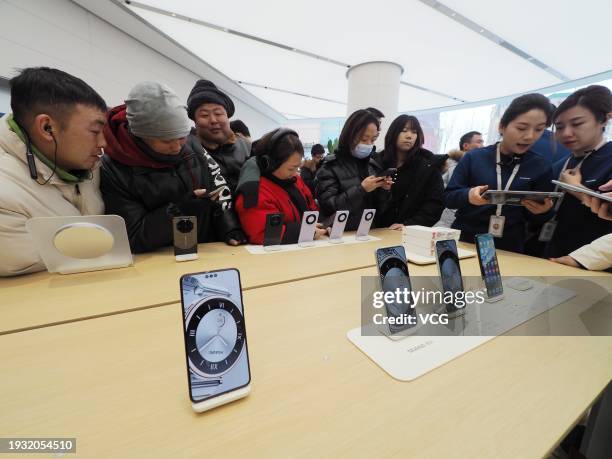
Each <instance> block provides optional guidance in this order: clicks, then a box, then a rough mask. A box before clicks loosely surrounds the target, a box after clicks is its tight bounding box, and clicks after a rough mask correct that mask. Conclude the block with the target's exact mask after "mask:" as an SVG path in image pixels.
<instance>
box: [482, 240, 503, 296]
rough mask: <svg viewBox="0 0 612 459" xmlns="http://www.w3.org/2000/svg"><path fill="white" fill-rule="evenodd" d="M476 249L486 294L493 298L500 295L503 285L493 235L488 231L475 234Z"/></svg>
mask: <svg viewBox="0 0 612 459" xmlns="http://www.w3.org/2000/svg"><path fill="white" fill-rule="evenodd" d="M476 249H477V252H478V261H479V263H480V272H481V274H482V278H483V279H484V283H485V287H486V289H487V296H488V297H489V298H494V297H496V296H499V295H501V294H502V293H504V287H503V285H502V278H501V274H500V272H499V265H498V263H497V254H496V253H495V242H494V241H493V235H492V234H489V233H486V234H477V235H476Z"/></svg>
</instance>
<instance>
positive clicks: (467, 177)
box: [445, 94, 553, 253]
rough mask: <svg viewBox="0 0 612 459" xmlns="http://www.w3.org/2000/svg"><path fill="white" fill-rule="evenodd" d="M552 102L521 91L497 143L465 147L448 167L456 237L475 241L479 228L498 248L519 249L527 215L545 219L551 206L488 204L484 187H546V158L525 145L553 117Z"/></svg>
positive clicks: (449, 204) (507, 113) (448, 191)
mask: <svg viewBox="0 0 612 459" xmlns="http://www.w3.org/2000/svg"><path fill="white" fill-rule="evenodd" d="M552 114H553V107H552V105H551V103H550V101H549V100H548V99H547V98H546V97H544V96H543V95H541V94H526V95H523V96H520V97H518V98H516V99H514V100H513V101H512V103H511V104H510V106H509V107H508V108H507V109H506V111H505V112H504V114H503V116H502V118H501V120H500V122H499V132H500V134H501V135H502V140H501V142H499V143H497V144H495V145H489V146H488V147H485V148H478V149H475V150H472V151H469V152H467V153H466V154H465V155H464V156H463V158H461V161H459V164H457V167H456V168H455V171H454V172H453V176H452V177H451V180H450V182H449V184H448V187H447V188H446V191H445V201H446V207H448V208H449V209H458V210H457V213H456V217H457V218H456V220H455V221H454V223H453V225H452V227H453V228H456V229H459V230H461V240H462V241H466V242H474V236H475V235H476V234H479V233H486V232H491V233H492V234H493V235H494V236H495V237H496V239H495V245H496V247H497V248H498V249H503V250H510V251H513V252H519V253H522V252H523V250H524V243H525V234H526V232H525V224H526V222H527V220H528V219H529V220H536V221H537V220H541V221H542V222H544V221H546V220H548V219H549V218H550V217H551V216H552V213H551V209H552V206H553V203H552V200H550V199H548V198H547V199H546V200H545V202H544V203H542V204H540V203H537V202H535V201H531V200H523V202H522V204H523V206H508V205H505V206H500V205H497V206H496V205H491V204H489V201H488V200H487V199H486V198H485V197H484V196H483V194H484V192H485V191H486V190H487V189H491V190H495V189H498V190H518V191H551V189H552V184H551V183H550V181H551V179H552V168H551V164H550V162H549V161H547V160H545V159H543V158H541V157H540V156H538V155H537V154H535V153H533V152H532V151H531V150H530V148H531V146H532V145H533V143H534V142H535V141H536V140H538V139H539V138H540V136H541V135H542V132H544V129H545V128H546V126H548V125H550V122H551V120H552Z"/></svg>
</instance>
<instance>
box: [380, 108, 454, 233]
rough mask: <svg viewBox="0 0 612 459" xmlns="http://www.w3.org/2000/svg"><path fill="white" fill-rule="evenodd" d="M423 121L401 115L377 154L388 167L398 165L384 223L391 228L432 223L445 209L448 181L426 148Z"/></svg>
mask: <svg viewBox="0 0 612 459" xmlns="http://www.w3.org/2000/svg"><path fill="white" fill-rule="evenodd" d="M423 137H424V136H423V129H422V128H421V124H420V123H419V120H418V119H416V118H415V117H414V116H408V115H400V116H398V117H397V118H395V119H394V120H393V122H392V123H391V126H389V130H388V131H387V135H386V136H385V149H384V150H383V151H381V152H380V153H377V154H376V155H375V158H377V159H380V162H381V163H382V164H383V165H384V166H385V167H396V168H397V175H396V178H395V183H394V184H393V187H392V188H391V204H390V206H389V208H388V209H387V211H386V212H385V213H384V214H382V215H381V217H380V223H381V225H384V226H389V227H390V228H391V229H401V228H403V226H404V225H422V226H431V225H433V224H434V223H436V222H437V221H438V220H439V219H440V215H441V214H442V211H443V210H444V182H443V181H442V175H441V174H440V171H439V170H438V167H437V165H436V159H435V158H434V156H435V155H434V154H433V153H432V152H431V151H429V150H426V149H424V148H422V146H423V142H424V138H423Z"/></svg>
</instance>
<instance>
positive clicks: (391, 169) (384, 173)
mask: <svg viewBox="0 0 612 459" xmlns="http://www.w3.org/2000/svg"><path fill="white" fill-rule="evenodd" d="M395 174H397V167H389V168H387V169H385V170H384V171H382V172H379V173H378V174H376V177H394V176H395Z"/></svg>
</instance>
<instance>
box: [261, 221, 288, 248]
mask: <svg viewBox="0 0 612 459" xmlns="http://www.w3.org/2000/svg"><path fill="white" fill-rule="evenodd" d="M282 234H283V214H281V213H274V214H268V215H266V227H265V229H264V240H263V248H264V250H266V251H273V250H280V249H281V237H282Z"/></svg>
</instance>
